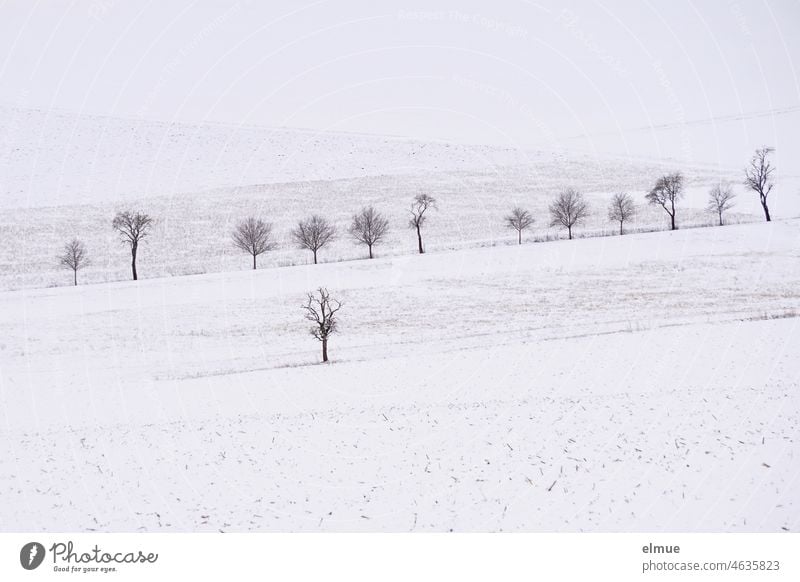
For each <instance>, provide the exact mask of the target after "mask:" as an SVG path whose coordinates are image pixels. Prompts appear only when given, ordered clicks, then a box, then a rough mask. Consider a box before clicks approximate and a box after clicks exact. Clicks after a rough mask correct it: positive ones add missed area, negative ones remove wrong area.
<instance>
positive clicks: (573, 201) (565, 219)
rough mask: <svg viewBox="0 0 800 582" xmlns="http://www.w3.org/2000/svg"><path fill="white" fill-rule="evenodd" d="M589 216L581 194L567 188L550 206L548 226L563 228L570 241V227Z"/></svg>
mask: <svg viewBox="0 0 800 582" xmlns="http://www.w3.org/2000/svg"><path fill="white" fill-rule="evenodd" d="M588 215H589V205H588V204H587V203H586V201H585V200H584V198H583V194H581V193H580V192H578V191H577V190H575V189H573V188H567V189H566V190H564V191H563V192H561V194H559V195H558V197H557V198H556V199H555V200H554V201H553V202H552V203H551V204H550V226H563V227H564V228H566V229H567V232H568V234H569V238H570V239H572V227H573V226H576V225H579V224H582V223H583V221H584V220H585V219H586V217H587V216H588Z"/></svg>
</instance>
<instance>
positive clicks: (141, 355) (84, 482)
mask: <svg viewBox="0 0 800 582" xmlns="http://www.w3.org/2000/svg"><path fill="white" fill-rule="evenodd" d="M798 243H800V221H798V220H791V221H784V222H773V223H771V224H764V223H758V224H749V225H733V226H728V227H725V228H708V229H687V230H681V231H677V232H672V233H670V232H659V233H652V234H633V235H629V236H625V237H608V238H594V239H582V240H575V241H560V242H552V243H548V244H538V245H526V246H522V247H516V246H505V247H493V248H484V249H471V250H460V251H452V252H448V253H438V254H437V253H432V254H429V255H425V256H415V255H405V256H395V257H384V258H379V259H376V260H374V261H357V262H344V263H338V264H324V265H318V266H295V267H287V268H283V269H269V270H263V271H257V272H253V271H240V272H228V273H218V274H211V275H201V276H189V277H179V278H165V279H153V280H145V281H139V282H138V283H130V282H119V283H110V284H101V285H91V286H84V287H78V288H59V289H38V290H26V291H15V292H5V293H2V294H0V314H2V317H0V332H2V333H1V334H0V337H2V340H0V399H1V400H0V407H2V410H3V412H4V414H3V416H2V417H1V418H0V443H2V444H0V447H2V454H0V484H2V485H1V486H2V491H0V494H1V495H2V497H3V499H5V500H6V502H5V503H3V504H2V505H0V523H2V524H3V529H7V530H19V531H26V530H27V531H40V530H48V531H63V530H67V529H69V530H72V529H79V530H103V531H155V530H175V531H195V530H209V531H216V530H224V531H243V530H280V531H296V530H307V531H316V530H369V531H405V530H409V531H423V530H428V531H448V530H450V529H453V530H457V531H464V530H481V531H486V530H488V531H497V530H513V531H534V530H545V531H551V530H558V531H577V530H590V531H662V530H665V531H696V530H702V531H784V530H791V531H796V529H797V527H798V524H800V506H798V500H797V495H796V490H797V483H796V479H797V475H798V472H799V471H800V447H799V446H798V434H800V366H798V359H797V353H798V350H800V324H798V321H800V319H798V317H797V316H798V314H799V313H800V270H799V269H798V264H800V251H799V250H798V249H800V245H799V244H798ZM319 285H326V286H328V287H329V288H330V289H331V290H332V291H334V292H335V294H336V295H337V296H338V297H340V298H341V299H342V300H343V301H344V304H345V307H344V308H343V310H342V327H341V333H340V334H339V335H337V336H334V338H333V340H332V343H331V355H332V360H333V362H332V363H331V364H330V365H319V364H317V362H318V361H319V354H318V350H319V345H318V343H317V342H316V341H315V340H314V339H313V338H312V337H311V336H309V335H308V333H307V329H306V322H305V321H303V319H302V313H301V310H300V308H299V306H300V304H301V302H302V300H303V294H304V292H306V291H308V290H310V289H312V288H314V287H316V286H319Z"/></svg>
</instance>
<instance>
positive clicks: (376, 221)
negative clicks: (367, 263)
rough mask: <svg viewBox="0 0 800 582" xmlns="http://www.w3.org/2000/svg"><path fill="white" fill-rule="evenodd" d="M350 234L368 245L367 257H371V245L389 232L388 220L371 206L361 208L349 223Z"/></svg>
mask: <svg viewBox="0 0 800 582" xmlns="http://www.w3.org/2000/svg"><path fill="white" fill-rule="evenodd" d="M349 232H350V236H352V237H353V238H354V239H355V240H356V241H358V242H360V243H361V244H365V245H367V247H369V258H370V259H371V258H372V247H373V246H375V245H376V244H378V243H379V242H380V241H382V240H383V237H384V236H386V234H387V233H388V232H389V221H388V220H386V218H385V217H384V216H383V214H381V213H380V212H378V211H377V210H375V209H374V208H373V207H372V206H367V207H366V208H362V209H361V212H359V213H358V214H355V215H353V222H352V223H351V224H350V229H349Z"/></svg>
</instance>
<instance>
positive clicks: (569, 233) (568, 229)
mask: <svg viewBox="0 0 800 582" xmlns="http://www.w3.org/2000/svg"><path fill="white" fill-rule="evenodd" d="M567 234H568V235H569V240H572V227H571V226H568V227H567Z"/></svg>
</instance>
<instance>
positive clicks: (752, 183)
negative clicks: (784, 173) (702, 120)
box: [744, 147, 775, 222]
mask: <svg viewBox="0 0 800 582" xmlns="http://www.w3.org/2000/svg"><path fill="white" fill-rule="evenodd" d="M774 151H775V150H774V149H773V148H768V147H764V148H761V149H758V150H756V153H755V154H754V155H753V159H751V160H750V165H749V166H748V167H747V168H745V170H744V177H745V180H744V183H745V186H747V187H748V188H750V189H751V190H753V191H754V192H756V193H757V194H758V199H759V201H760V202H761V207H762V208H763V209H764V216H765V217H766V219H767V222H769V221H770V220H772V218H771V217H770V214H769V207H768V206H767V197H768V196H769V193H770V192H772V187H773V186H774V185H775V184H774V183H773V181H772V174H773V172H774V171H775V167H774V166H773V165H772V164H771V163H770V161H769V160H768V159H767V158H768V156H769V155H770V154H771V153H772V152H774Z"/></svg>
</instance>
